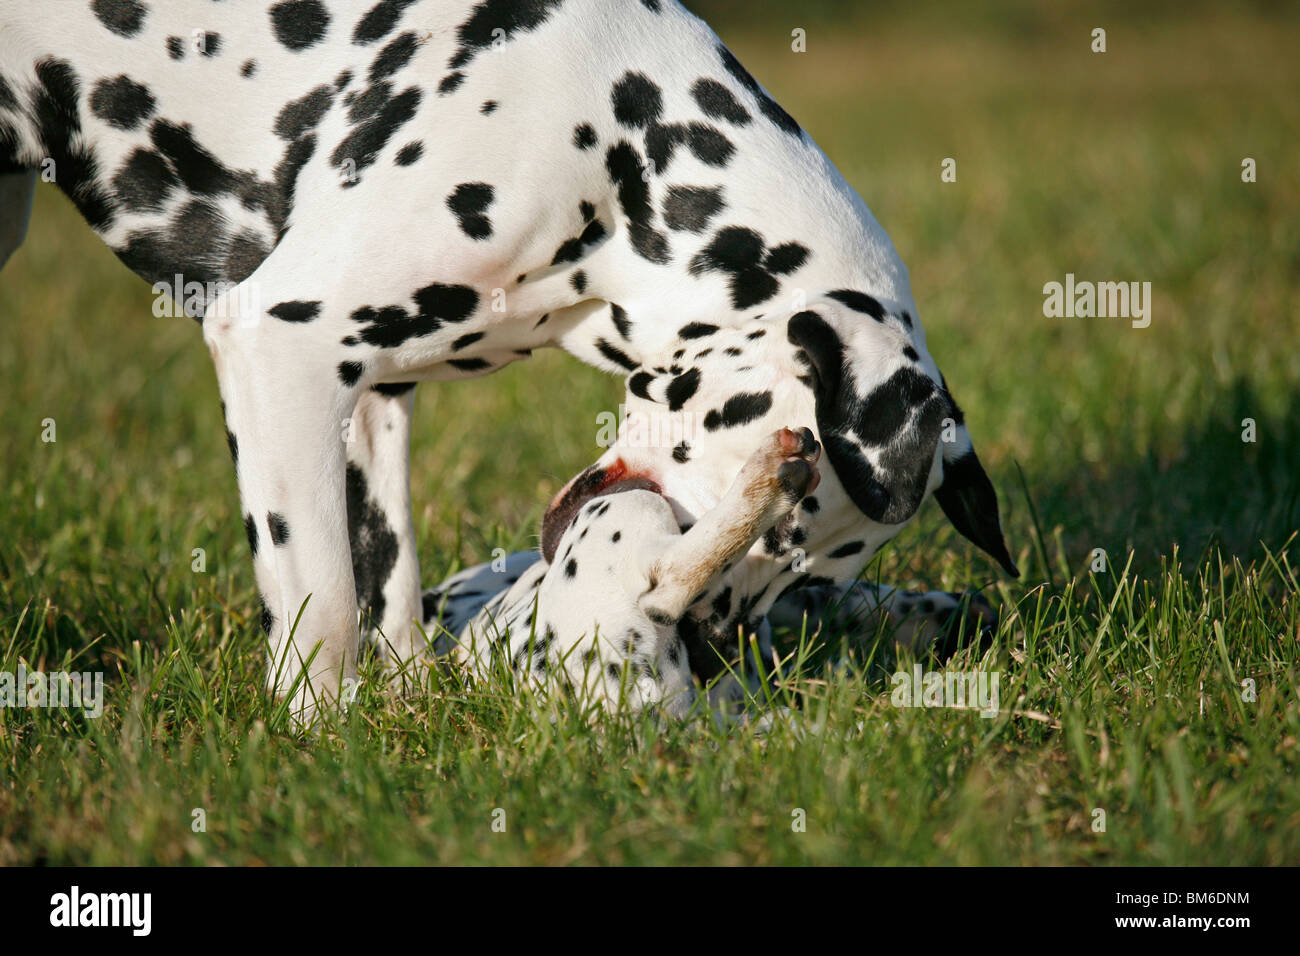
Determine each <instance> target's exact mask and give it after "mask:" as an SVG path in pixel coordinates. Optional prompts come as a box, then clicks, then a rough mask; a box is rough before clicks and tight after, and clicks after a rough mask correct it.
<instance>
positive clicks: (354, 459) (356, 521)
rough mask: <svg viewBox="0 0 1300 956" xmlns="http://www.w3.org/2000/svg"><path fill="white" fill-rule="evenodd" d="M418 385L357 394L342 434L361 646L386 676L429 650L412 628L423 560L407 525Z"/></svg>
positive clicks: (412, 530) (378, 388)
mask: <svg viewBox="0 0 1300 956" xmlns="http://www.w3.org/2000/svg"><path fill="white" fill-rule="evenodd" d="M414 402H415V385H414V384H413V383H409V384H403V385H374V386H371V387H370V388H366V389H363V390H361V391H360V393H359V394H358V396H357V404H356V408H355V409H354V410H353V412H352V416H351V419H350V421H348V423H347V426H346V427H345V429H344V443H345V445H346V449H347V459H348V461H347V503H348V542H349V545H350V547H351V551H352V574H353V577H354V578H355V579H356V585H357V601H358V603H359V604H360V606H361V633H362V639H363V640H369V641H371V642H373V644H374V645H375V648H376V650H377V651H378V653H379V655H380V657H381V658H382V659H383V660H384V662H385V663H386V665H387V666H388V667H389V669H390V670H396V669H398V668H400V667H402V666H403V665H405V664H408V663H409V662H411V661H413V660H415V659H416V658H417V657H419V656H420V655H422V654H423V653H424V652H425V651H426V650H427V648H426V646H425V640H424V637H423V636H422V635H421V633H420V630H419V628H418V627H417V626H416V623H417V622H418V621H420V620H421V618H422V617H423V615H422V612H421V606H420V559H419V555H418V554H417V553H416V548H415V527H414V525H413V523H412V520H411V481H410V442H411V438H410V436H411V411H412V408H413V406H414Z"/></svg>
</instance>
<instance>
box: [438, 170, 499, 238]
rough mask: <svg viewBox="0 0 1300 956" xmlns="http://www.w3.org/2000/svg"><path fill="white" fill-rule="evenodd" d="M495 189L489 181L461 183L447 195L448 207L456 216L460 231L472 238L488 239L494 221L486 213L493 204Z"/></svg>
mask: <svg viewBox="0 0 1300 956" xmlns="http://www.w3.org/2000/svg"><path fill="white" fill-rule="evenodd" d="M492 196H493V190H492V187H491V186H489V185H488V184H487V183H461V184H460V185H459V186H457V187H456V188H455V189H454V190H452V193H451V195H450V196H448V197H447V208H448V209H450V210H451V211H452V213H454V214H455V216H456V221H457V222H458V223H459V224H460V231H461V232H463V233H465V235H467V236H469V237H470V238H471V239H487V238H489V237H490V236H491V235H492V223H491V221H490V220H489V219H488V217H487V216H486V215H484V213H485V212H486V211H487V207H488V206H490V205H491V204H492Z"/></svg>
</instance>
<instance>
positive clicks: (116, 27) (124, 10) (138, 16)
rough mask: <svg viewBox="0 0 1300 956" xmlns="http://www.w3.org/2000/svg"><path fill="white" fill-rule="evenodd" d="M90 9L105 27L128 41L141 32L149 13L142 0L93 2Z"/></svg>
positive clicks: (100, 0)
mask: <svg viewBox="0 0 1300 956" xmlns="http://www.w3.org/2000/svg"><path fill="white" fill-rule="evenodd" d="M90 9H91V10H92V11H93V12H94V14H95V16H96V17H97V18H98V19H99V22H100V23H102V24H103V25H104V26H105V27H107V28H108V29H109V30H112V31H113V32H114V33H116V34H117V35H118V36H120V37H126V38H128V39H130V38H131V37H133V36H135V35H136V34H137V33H139V32H140V28H141V27H142V26H144V18H145V15H146V14H147V13H148V8H147V7H146V6H145V5H144V4H143V3H141V2H140V0H91V4H90Z"/></svg>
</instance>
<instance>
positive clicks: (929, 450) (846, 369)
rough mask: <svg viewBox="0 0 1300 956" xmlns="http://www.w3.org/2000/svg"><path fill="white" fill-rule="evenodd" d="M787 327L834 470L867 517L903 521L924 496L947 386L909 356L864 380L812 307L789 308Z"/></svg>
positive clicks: (836, 334)
mask: <svg viewBox="0 0 1300 956" xmlns="http://www.w3.org/2000/svg"><path fill="white" fill-rule="evenodd" d="M787 335H788V337H789V340H790V342H791V344H793V345H795V346H797V347H798V349H799V351H798V352H797V353H796V358H797V359H798V360H799V361H800V362H801V363H802V364H803V365H804V367H805V368H806V369H807V370H808V377H807V378H804V379H803V381H805V382H806V383H807V384H808V385H809V386H810V387H811V388H812V389H813V394H814V396H815V398H816V416H817V428H818V431H819V432H820V433H821V440H822V444H823V445H824V446H825V448H826V455H827V458H828V459H829V461H830V464H831V467H832V468H833V469H834V471H835V476H836V477H837V478H838V479H839V480H840V484H842V485H843V486H844V490H845V491H846V492H848V495H849V497H850V498H851V499H852V500H853V503H854V504H855V505H857V506H858V508H859V509H860V510H861V511H862V513H863V514H865V515H866V516H867V517H868V518H870V519H871V520H872V521H878V522H880V523H881V524H902V523H903V522H904V521H906V520H907V519H908V518H910V517H912V515H913V514H915V513H916V509H917V508H919V507H920V506H921V502H922V501H924V500H925V494H926V490H927V487H928V484H929V480H930V472H931V470H932V469H933V468H934V462H935V451H936V449H937V448H938V445H939V436H940V432H941V431H942V428H943V420H944V418H945V417H946V416H947V415H948V400H947V395H946V393H945V392H944V390H943V389H942V388H941V387H940V386H939V385H937V384H935V382H934V381H933V380H932V379H931V378H930V377H929V376H927V375H926V374H925V373H924V372H923V371H921V370H920V369H919V368H917V367H916V366H915V365H912V364H898V365H896V366H893V367H892V368H890V367H885V368H886V370H885V371H884V373H883V374H882V377H880V378H878V379H877V380H875V381H872V380H869V379H868V378H867V373H865V372H864V371H860V370H858V369H855V366H854V363H853V362H851V361H849V358H850V357H851V352H850V351H849V349H847V348H846V346H845V339H844V338H842V337H841V335H840V333H839V332H837V331H836V328H835V327H834V326H832V325H831V324H830V322H828V321H827V320H826V318H824V317H823V316H822V315H821V314H820V313H819V312H817V311H815V310H811V309H810V310H807V311H804V312H800V313H798V314H797V315H795V316H793V317H792V318H791V319H790V322H789V325H788V326H787ZM859 364H861V363H859Z"/></svg>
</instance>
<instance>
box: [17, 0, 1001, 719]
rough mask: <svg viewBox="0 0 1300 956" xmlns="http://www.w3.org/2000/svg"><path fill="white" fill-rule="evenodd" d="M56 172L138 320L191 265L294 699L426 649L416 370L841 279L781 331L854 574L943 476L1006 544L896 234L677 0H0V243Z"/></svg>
mask: <svg viewBox="0 0 1300 956" xmlns="http://www.w3.org/2000/svg"><path fill="white" fill-rule="evenodd" d="M38 174H39V175H42V176H44V177H45V178H47V179H52V180H53V181H54V182H55V183H57V185H58V186H59V188H60V189H61V190H63V192H64V193H66V194H67V195H68V196H69V197H70V198H71V200H72V201H73V202H74V203H75V204H76V206H77V208H78V209H79V210H80V211H81V213H82V215H83V216H84V217H85V219H86V221H87V222H88V223H89V224H90V226H91V227H92V228H93V229H94V230H95V232H96V233H98V234H99V235H100V236H101V237H102V238H103V240H104V241H105V242H106V243H107V244H108V245H109V246H110V247H111V248H112V249H113V251H114V252H116V253H117V255H118V257H119V258H120V259H121V260H122V261H123V262H124V263H125V264H126V265H127V266H128V267H129V268H130V269H132V270H133V271H134V272H135V273H136V274H137V275H139V276H141V277H143V278H144V279H145V280H146V281H147V282H149V283H152V284H153V289H152V292H151V294H150V295H149V296H148V297H147V298H146V297H145V296H143V295H142V299H141V310H140V312H141V321H157V319H155V318H153V315H154V308H155V307H156V302H157V301H158V300H160V299H161V298H163V297H165V296H171V297H173V298H175V299H176V300H177V301H178V302H179V303H180V304H181V305H182V307H183V310H184V312H185V313H186V314H188V315H191V316H193V317H194V318H195V319H197V320H199V321H200V322H201V324H202V333H203V338H204V341H205V342H206V344H207V346H208V349H209V351H210V352H211V354H212V358H213V363H214V366H215V368H216V375H217V383H218V386H219V388H220V392H221V398H222V401H223V406H224V413H225V419H226V428H227V432H228V438H229V444H230V449H231V453H232V455H233V456H234V459H235V467H236V473H237V476H238V482H239V488H240V495H241V498H242V502H243V513H244V524H245V528H246V530H247V534H248V539H249V543H250V545H251V548H252V552H253V562H254V568H255V572H256V577H257V584H258V588H259V591H260V593H261V595H262V600H263V606H264V610H263V614H262V623H263V625H264V627H265V628H266V631H267V637H268V645H267V646H268V658H269V660H268V669H267V673H268V684H269V686H270V688H271V689H272V691H273V692H275V693H276V694H277V695H280V696H286V695H289V696H291V710H292V711H293V712H294V713H295V714H298V715H300V716H302V717H303V718H304V719H310V718H311V715H312V714H313V712H314V708H315V707H316V706H317V704H318V702H319V701H320V700H321V699H322V698H324V699H326V700H328V699H330V698H332V697H333V696H334V695H336V694H337V693H338V690H339V688H340V687H341V686H342V683H343V682H344V681H345V680H346V679H347V678H349V677H352V676H353V675H355V673H356V665H357V655H358V651H359V647H360V644H361V641H362V639H366V640H370V641H373V643H374V645H375V646H376V648H377V650H378V653H379V654H380V655H382V658H383V660H384V661H385V663H386V664H387V665H388V666H390V667H391V668H393V669H395V670H396V669H400V668H401V667H402V666H403V665H404V664H405V663H406V662H408V661H411V660H413V659H415V658H418V657H419V656H420V655H422V654H424V653H425V652H426V651H427V650H428V648H427V645H426V642H425V639H424V636H423V633H422V631H421V629H420V626H419V625H420V619H421V616H422V612H421V589H420V577H419V563H418V560H417V557H416V552H415V539H414V531H413V526H412V521H411V505H410V493H409V478H408V445H409V435H410V418H411V410H412V400H413V394H412V389H413V387H414V384H415V383H416V382H419V381H429V380H436V381H446V380H453V379H462V378H470V377H474V376H479V375H484V374H487V373H489V372H492V371H494V370H496V369H498V368H501V367H502V366H504V365H506V364H509V363H511V362H515V361H518V360H521V359H523V358H526V357H528V356H529V355H530V354H531V353H532V350H534V349H537V348H542V347H545V346H558V347H560V348H563V349H565V350H567V351H568V352H570V353H571V354H573V355H575V356H577V357H579V358H581V359H583V360H585V361H587V362H590V363H591V364H593V365H595V366H597V367H598V368H602V369H606V370H609V371H612V372H628V371H632V370H635V369H637V368H638V367H640V366H641V365H643V364H644V358H645V357H646V356H650V355H661V354H672V353H673V352H674V351H676V350H677V349H678V348H683V349H684V348H686V347H687V346H689V345H690V343H692V342H694V341H695V337H696V336H697V335H698V334H699V330H700V329H702V328H711V327H715V326H716V327H735V326H738V325H740V324H742V323H745V322H747V321H749V320H751V319H752V318H753V316H754V315H755V314H757V313H758V312H760V311H762V312H763V313H765V314H767V315H768V316H770V317H777V316H782V315H783V316H785V317H786V318H789V317H791V316H795V315H797V314H801V313H803V312H804V310H805V305H804V303H806V302H811V301H813V300H817V299H822V298H826V297H829V299H830V300H831V301H834V302H836V303H838V304H839V306H841V308H838V309H836V310H835V311H834V312H829V311H828V312H826V313H824V314H822V316H821V318H820V319H818V320H817V321H816V322H806V323H804V324H803V325H802V326H801V327H800V328H799V329H797V330H793V331H795V332H797V336H796V337H797V338H798V339H799V341H800V344H801V347H802V348H803V349H804V350H805V351H806V352H807V354H808V355H809V356H810V358H811V359H812V361H813V363H814V366H815V367H816V368H817V369H818V371H817V373H816V376H815V380H816V387H817V388H818V389H820V390H821V391H822V392H823V393H824V396H825V401H824V402H823V404H824V405H825V408H824V409H823V411H822V419H821V420H820V422H819V424H820V427H821V440H822V442H823V443H824V444H825V446H826V456H827V459H828V460H829V463H830V464H831V465H832V466H833V469H834V471H835V473H836V475H837V476H838V477H839V480H840V481H841V482H842V483H843V485H844V488H845V491H846V493H847V495H848V497H849V499H850V500H852V501H853V503H854V504H855V505H856V507H857V508H858V509H859V512H860V519H859V521H860V525H861V529H863V533H862V534H859V538H860V539H862V540H863V542H864V543H863V547H862V550H861V551H860V552H858V553H856V554H854V555H851V556H849V557H851V558H852V560H849V561H846V562H843V563H841V564H839V565H837V566H836V567H837V570H836V573H837V574H840V573H842V574H845V575H851V574H853V573H856V570H857V569H858V568H860V567H861V566H862V564H863V563H864V562H865V561H866V560H867V558H868V557H869V556H870V554H871V552H872V551H873V550H874V549H875V548H876V547H877V546H878V540H877V539H878V538H879V537H880V535H881V534H883V533H884V532H881V531H879V529H881V528H885V529H891V530H890V533H892V531H894V530H897V528H898V527H900V526H901V525H902V524H903V523H904V522H906V521H907V520H908V519H909V518H910V517H911V516H912V514H913V513H914V512H915V510H916V508H917V507H918V506H919V505H920V504H921V501H922V500H923V498H924V497H925V494H926V492H927V491H928V490H929V488H930V486H931V484H935V483H936V482H937V487H936V489H935V495H936V497H937V498H938V499H939V501H940V504H941V505H942V506H943V507H944V510H945V511H946V512H947V514H948V515H949V517H950V518H951V519H952V520H953V522H954V523H955V524H956V526H957V528H958V529H959V530H960V531H961V532H962V533H963V534H965V535H966V536H967V537H969V538H970V539H971V540H973V541H974V542H975V543H976V544H978V545H979V546H981V547H982V548H984V550H986V551H988V552H989V553H990V554H992V555H993V556H994V557H995V558H996V559H997V560H998V561H999V563H1001V564H1002V566H1003V567H1004V568H1006V569H1007V570H1008V571H1012V570H1013V566H1012V564H1011V561H1010V557H1009V556H1008V554H1007V552H1006V549H1005V546H1004V545H1003V542H1002V537H1001V530H1000V527H999V523H998V516H997V502H996V498H995V495H994V492H993V490H992V488H991V486H990V484H989V482H988V479H987V478H986V477H985V475H984V472H983V470H982V469H981V467H980V465H979V462H978V459H977V458H976V457H975V453H974V451H973V449H972V446H971V442H970V437H969V434H968V433H967V430H966V427H965V424H964V423H963V421H962V419H961V415H960V413H959V412H957V410H956V406H955V405H954V404H952V403H951V400H950V397H949V395H948V392H947V390H946V387H945V385H944V383H943V379H942V377H941V376H939V374H938V371H937V368H936V367H935V365H934V362H933V360H932V359H931V358H930V356H929V353H928V351H927V350H926V344H925V337H924V335H923V333H922V331H921V327H920V323H919V320H918V318H917V310H916V305H915V302H914V301H913V298H912V293H911V289H910V287H909V283H908V277H907V270H906V268H905V267H904V266H903V263H902V262H901V261H900V259H899V257H898V255H897V253H896V252H895V250H894V248H893V245H892V244H891V242H890V240H889V238H888V236H886V234H885V232H884V231H883V230H882V229H881V228H880V226H879V225H878V224H877V223H876V221H875V219H874V218H873V217H872V215H871V213H870V212H869V211H868V209H867V207H866V205H865V204H864V203H863V202H862V200H861V199H860V198H859V197H858V196H857V194H856V193H854V192H853V190H852V189H851V188H850V187H849V186H848V185H847V184H846V183H845V181H844V179H843V178H842V177H841V176H840V174H839V173H838V172H837V171H836V169H835V168H834V166H833V165H832V164H831V163H830V161H829V160H828V159H827V158H826V156H825V155H824V154H823V153H822V152H821V151H820V150H819V149H818V148H817V146H816V145H815V144H814V143H813V141H812V139H811V138H810V137H809V136H808V135H807V134H806V133H805V132H804V131H803V130H802V129H801V128H800V126H799V124H798V123H796V122H795V120H794V119H792V118H791V117H790V115H789V114H787V113H786V112H785V111H784V110H783V109H781V107H780V106H778V105H777V104H776V102H775V101H774V100H773V99H772V98H771V97H770V96H769V95H768V93H767V92H766V91H765V90H764V89H763V88H762V87H761V86H760V85H759V84H758V82H757V81H755V80H754V78H753V77H752V76H751V75H750V74H749V73H748V72H747V71H746V70H745V69H744V67H742V66H741V64H740V63H739V62H738V61H737V59H736V58H735V57H734V56H733V55H732V54H731V53H730V51H728V50H727V48H726V47H725V46H723V44H722V43H721V42H720V41H719V40H718V37H717V36H716V35H715V34H714V33H713V32H712V31H711V30H710V29H709V28H708V27H707V26H706V25H705V24H704V23H703V22H701V21H700V20H698V19H697V18H695V17H694V16H692V15H691V14H689V13H688V12H687V11H686V10H685V9H683V8H682V7H681V6H680V5H679V4H678V3H676V2H674V0H362V2H350V0H271V2H265V3H261V4H252V3H212V2H210V0H166V2H163V0H61V2H59V3H32V2H30V0H0V203H2V204H3V205H2V206H0V212H2V213H3V214H2V215H0V263H3V262H4V260H5V259H7V258H8V256H9V254H10V253H11V252H12V250H13V249H14V248H16V247H17V245H18V244H19V243H20V242H21V240H22V237H23V234H24V231H25V227H26V221H27V218H28V210H29V208H30V197H31V194H32V187H33V183H34V182H35V178H36V176H37V175H38ZM31 318H32V319H33V320H34V319H35V317H31ZM900 328H901V329H902V330H903V332H902V333H900V334H904V336H905V338H906V340H907V344H906V345H905V346H902V345H900V343H901V340H900V339H898V338H897V336H896V335H895V332H896V331H897V330H898V329H900ZM900 347H901V348H902V351H901V352H900V351H899V349H900ZM900 356H901V358H900ZM900 361H906V362H907V363H908V370H906V371H904V372H900V371H899V369H898V364H897V363H898V362H900ZM678 387H679V388H682V387H684V386H678ZM719 414H720V415H721V416H722V418H721V420H722V421H723V423H724V424H726V423H729V422H730V421H732V420H733V419H734V418H735V414H736V411H735V410H727V409H723V410H720V412H719ZM945 418H949V419H951V423H950V425H949V426H945ZM721 434H725V429H724V430H723V431H722V433H721ZM941 436H942V437H944V438H951V441H945V442H944V443H943V444H944V451H943V455H942V466H941V472H942V474H941V475H939V476H938V477H937V478H936V481H935V482H932V481H931V480H930V479H931V477H933V476H932V468H931V465H932V464H933V462H937V461H938V460H939V458H938V457H937V453H936V451H935V448H936V446H937V445H938V444H939V442H940V439H941ZM714 437H715V438H717V437H720V434H719V433H714ZM752 451H753V448H752V447H751V448H749V449H747V451H746V454H749V453H752ZM359 620H360V621H361V626H360V627H359V626H358V621H359ZM295 621H296V627H294V626H293V625H294V622H295Z"/></svg>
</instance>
